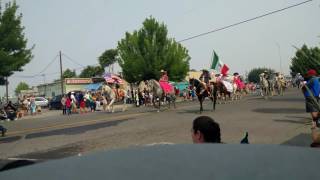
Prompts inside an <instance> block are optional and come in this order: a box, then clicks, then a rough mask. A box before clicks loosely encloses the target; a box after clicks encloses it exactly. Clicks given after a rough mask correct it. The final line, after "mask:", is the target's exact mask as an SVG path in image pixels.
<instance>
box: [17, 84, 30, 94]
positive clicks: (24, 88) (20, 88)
mask: <svg viewBox="0 0 320 180" xmlns="http://www.w3.org/2000/svg"><path fill="white" fill-rule="evenodd" d="M28 89H29V85H28V84H27V83H25V82H20V83H19V84H18V86H17V87H16V90H15V93H16V95H18V94H19V93H20V92H21V90H28Z"/></svg>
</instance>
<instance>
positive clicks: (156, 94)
mask: <svg viewBox="0 0 320 180" xmlns="http://www.w3.org/2000/svg"><path fill="white" fill-rule="evenodd" d="M139 88H140V89H141V88H146V90H147V91H149V92H150V93H151V94H152V96H153V98H152V101H153V105H154V106H155V100H156V99H159V106H158V112H159V111H160V106H161V101H165V100H166V101H168V102H169V108H170V106H171V102H172V103H173V106H174V108H175V107H176V104H175V101H176V96H175V93H174V90H172V92H170V93H168V94H167V95H164V92H163V90H162V88H161V86H160V84H159V82H158V81H156V80H154V79H151V80H147V81H146V83H144V82H143V81H141V82H140V84H139ZM142 90H143V89H142Z"/></svg>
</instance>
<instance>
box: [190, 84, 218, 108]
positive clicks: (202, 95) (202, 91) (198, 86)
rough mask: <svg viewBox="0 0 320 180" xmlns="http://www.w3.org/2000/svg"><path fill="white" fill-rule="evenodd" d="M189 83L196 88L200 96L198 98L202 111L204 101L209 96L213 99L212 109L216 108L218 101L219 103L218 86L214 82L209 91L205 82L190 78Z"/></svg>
mask: <svg viewBox="0 0 320 180" xmlns="http://www.w3.org/2000/svg"><path fill="white" fill-rule="evenodd" d="M189 84H190V86H191V87H192V88H193V87H195V88H196V94H197V96H198V100H199V102H200V113H201V112H202V111H203V106H202V104H203V101H204V100H205V98H206V97H209V98H210V100H211V101H212V103H213V104H212V111H213V110H215V109H216V103H217V86H215V85H214V84H212V86H211V87H210V89H209V91H210V92H208V89H206V88H205V87H204V86H203V84H202V83H201V82H200V81H199V80H198V79H194V78H191V79H189Z"/></svg>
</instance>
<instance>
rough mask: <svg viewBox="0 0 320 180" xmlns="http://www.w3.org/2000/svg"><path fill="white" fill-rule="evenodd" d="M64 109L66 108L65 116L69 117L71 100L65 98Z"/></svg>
mask: <svg viewBox="0 0 320 180" xmlns="http://www.w3.org/2000/svg"><path fill="white" fill-rule="evenodd" d="M66 108H67V114H68V115H70V114H71V99H70V97H67V100H66Z"/></svg>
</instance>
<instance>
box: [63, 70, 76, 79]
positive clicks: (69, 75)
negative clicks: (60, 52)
mask: <svg viewBox="0 0 320 180" xmlns="http://www.w3.org/2000/svg"><path fill="white" fill-rule="evenodd" d="M62 76H63V78H74V77H77V74H76V71H75V70H73V71H71V70H70V69H66V70H65V71H64V72H63V74H62Z"/></svg>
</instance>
